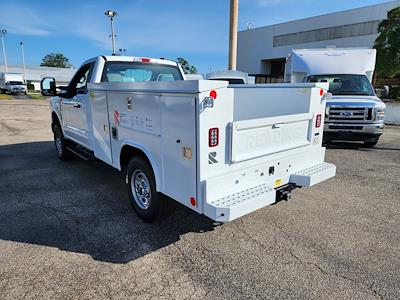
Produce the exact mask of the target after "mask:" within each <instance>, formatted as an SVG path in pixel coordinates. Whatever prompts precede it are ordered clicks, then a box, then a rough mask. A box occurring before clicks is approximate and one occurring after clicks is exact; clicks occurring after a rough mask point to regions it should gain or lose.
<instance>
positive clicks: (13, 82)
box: [9, 81, 23, 85]
mask: <svg viewBox="0 0 400 300" xmlns="http://www.w3.org/2000/svg"><path fill="white" fill-rule="evenodd" d="M9 85H23V83H22V82H21V81H10V82H9Z"/></svg>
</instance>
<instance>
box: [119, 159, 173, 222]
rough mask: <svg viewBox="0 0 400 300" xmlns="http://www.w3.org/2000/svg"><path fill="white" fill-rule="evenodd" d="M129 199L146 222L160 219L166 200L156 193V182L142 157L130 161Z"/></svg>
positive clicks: (128, 177)
mask: <svg viewBox="0 0 400 300" xmlns="http://www.w3.org/2000/svg"><path fill="white" fill-rule="evenodd" d="M126 176H127V183H128V187H129V199H130V202H131V204H132V206H133V208H134V210H135V211H136V213H137V215H138V216H139V217H140V218H141V219H142V220H143V221H144V222H153V221H155V220H158V219H160V217H161V212H162V211H163V209H162V207H161V206H162V204H163V202H165V200H164V199H160V195H159V194H158V193H157V191H156V181H155V178H154V174H153V170H152V168H151V166H150V165H149V163H148V162H147V161H146V160H144V159H143V158H141V157H134V158H132V159H131V160H130V162H129V164H128V167H127V170H126Z"/></svg>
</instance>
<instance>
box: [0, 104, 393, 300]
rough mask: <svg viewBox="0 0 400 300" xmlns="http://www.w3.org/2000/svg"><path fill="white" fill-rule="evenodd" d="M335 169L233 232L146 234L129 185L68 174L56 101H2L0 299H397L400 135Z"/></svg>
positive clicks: (180, 213) (354, 151) (199, 224)
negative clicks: (53, 109)
mask: <svg viewBox="0 0 400 300" xmlns="http://www.w3.org/2000/svg"><path fill="white" fill-rule="evenodd" d="M327 161H329V162H332V163H334V164H336V165H337V176H336V177H335V178H334V179H332V180H329V181H326V182H324V183H321V184H320V185H317V186H315V187H313V188H309V189H299V190H296V191H294V193H293V194H294V195H293V196H294V199H293V200H292V201H291V202H280V203H278V204H276V205H272V206H269V207H266V208H263V209H261V210H258V211H256V212H255V213H252V214H250V215H247V216H245V217H243V218H241V219H239V220H236V221H233V222H231V223H227V224H223V225H221V226H214V225H213V223H212V222H211V221H210V220H208V219H207V218H205V217H203V216H200V215H197V214H196V213H194V212H191V211H189V210H188V209H186V208H183V207H181V206H178V207H177V208H176V210H175V211H174V213H173V214H171V215H170V216H169V217H168V218H166V219H165V220H164V221H163V222H162V223H158V224H145V223H143V222H142V221H141V220H140V219H138V218H137V217H136V215H135V214H134V212H133V211H132V209H131V207H130V204H129V203H128V197H127V190H126V187H125V184H124V180H123V177H122V176H121V175H120V174H119V172H118V171H116V170H114V169H112V168H111V167H109V166H107V165H106V164H103V163H101V162H99V161H90V162H85V161H83V160H80V159H73V160H71V161H69V162H61V161H59V160H58V158H57V157H56V154H55V150H54V146H53V142H52V133H51V131H50V112H49V105H48V102H47V101H46V100H24V99H19V100H0V266H1V267H0V298H1V299H16V298H24V299H49V298H52V299H58V298H60V299H61V298H68V299H101V298H118V299H271V298H279V299H282V298H292V299H301V298H303V299H321V298H322V299H399V298H400V202H399V199H400V198H399V194H400V127H396V126H388V127H387V128H386V129H385V134H384V135H383V137H382V139H381V142H380V143H379V144H378V145H377V146H376V147H375V148H372V149H368V148H363V147H357V146H355V145H348V144H335V145H330V146H329V149H328V150H327Z"/></svg>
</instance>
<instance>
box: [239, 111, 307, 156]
mask: <svg viewBox="0 0 400 300" xmlns="http://www.w3.org/2000/svg"><path fill="white" fill-rule="evenodd" d="M311 126H312V114H309V113H306V114H298V115H288V116H280V117H274V118H264V119H255V120H245V121H235V122H232V123H231V141H232V143H231V162H239V161H243V160H248V159H252V158H256V157H260V156H264V155H269V154H273V153H278V152H282V151H287V150H291V149H294V148H299V147H304V146H308V145H310V143H311V137H310V132H311Z"/></svg>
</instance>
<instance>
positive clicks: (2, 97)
mask: <svg viewBox="0 0 400 300" xmlns="http://www.w3.org/2000/svg"><path fill="white" fill-rule="evenodd" d="M10 99H14V98H13V96H11V95H7V94H0V100H10Z"/></svg>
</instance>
